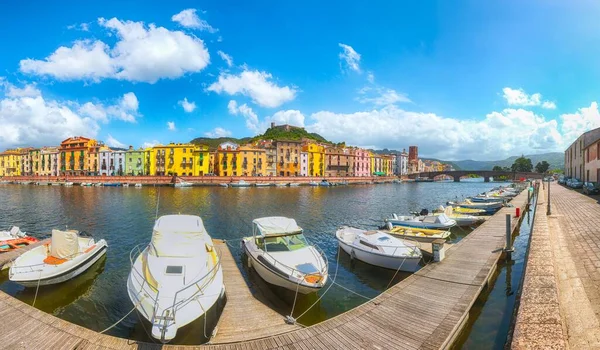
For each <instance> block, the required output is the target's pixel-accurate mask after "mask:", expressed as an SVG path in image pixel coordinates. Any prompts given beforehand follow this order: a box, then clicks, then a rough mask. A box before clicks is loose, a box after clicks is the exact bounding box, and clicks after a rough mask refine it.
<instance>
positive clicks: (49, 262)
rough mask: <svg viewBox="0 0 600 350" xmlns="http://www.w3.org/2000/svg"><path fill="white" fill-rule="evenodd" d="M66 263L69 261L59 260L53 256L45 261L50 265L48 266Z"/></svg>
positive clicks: (49, 256)
mask: <svg viewBox="0 0 600 350" xmlns="http://www.w3.org/2000/svg"><path fill="white" fill-rule="evenodd" d="M66 262H67V259H61V258H57V257H55V256H52V255H48V257H47V258H46V259H44V264H48V265H60V264H63V263H66Z"/></svg>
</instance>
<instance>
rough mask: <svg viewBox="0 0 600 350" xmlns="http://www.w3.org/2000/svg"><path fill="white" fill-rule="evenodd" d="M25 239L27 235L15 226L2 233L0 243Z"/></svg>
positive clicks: (0, 233)
mask: <svg viewBox="0 0 600 350" xmlns="http://www.w3.org/2000/svg"><path fill="white" fill-rule="evenodd" d="M25 237H27V234H26V233H25V232H23V231H21V229H20V228H19V227H18V226H13V227H11V228H10V230H8V231H0V242H2V241H8V240H11V239H17V238H25Z"/></svg>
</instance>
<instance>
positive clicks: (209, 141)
mask: <svg viewBox="0 0 600 350" xmlns="http://www.w3.org/2000/svg"><path fill="white" fill-rule="evenodd" d="M251 140H252V138H250V137H244V138H241V139H236V138H235V137H217V138H210V137H197V138H195V139H193V140H192V141H191V143H194V144H198V145H207V146H208V148H209V149H211V150H215V149H217V148H218V147H219V145H220V144H222V143H223V142H227V141H230V142H235V143H237V144H238V145H245V144H247V143H248V142H250V141H251Z"/></svg>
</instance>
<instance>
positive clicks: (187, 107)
mask: <svg viewBox="0 0 600 350" xmlns="http://www.w3.org/2000/svg"><path fill="white" fill-rule="evenodd" d="M177 103H178V104H179V105H180V106H181V107H183V110H184V111H185V112H186V113H192V112H193V111H194V110H195V109H196V102H188V99H187V97H185V98H184V99H183V100H181V101H179V102H177Z"/></svg>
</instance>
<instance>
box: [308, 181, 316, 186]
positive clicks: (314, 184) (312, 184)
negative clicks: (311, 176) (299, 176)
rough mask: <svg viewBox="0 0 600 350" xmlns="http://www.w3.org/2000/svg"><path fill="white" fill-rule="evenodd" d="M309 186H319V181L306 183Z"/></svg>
mask: <svg viewBox="0 0 600 350" xmlns="http://www.w3.org/2000/svg"><path fill="white" fill-rule="evenodd" d="M308 185H309V186H319V183H318V182H316V181H311V182H309V183H308Z"/></svg>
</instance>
